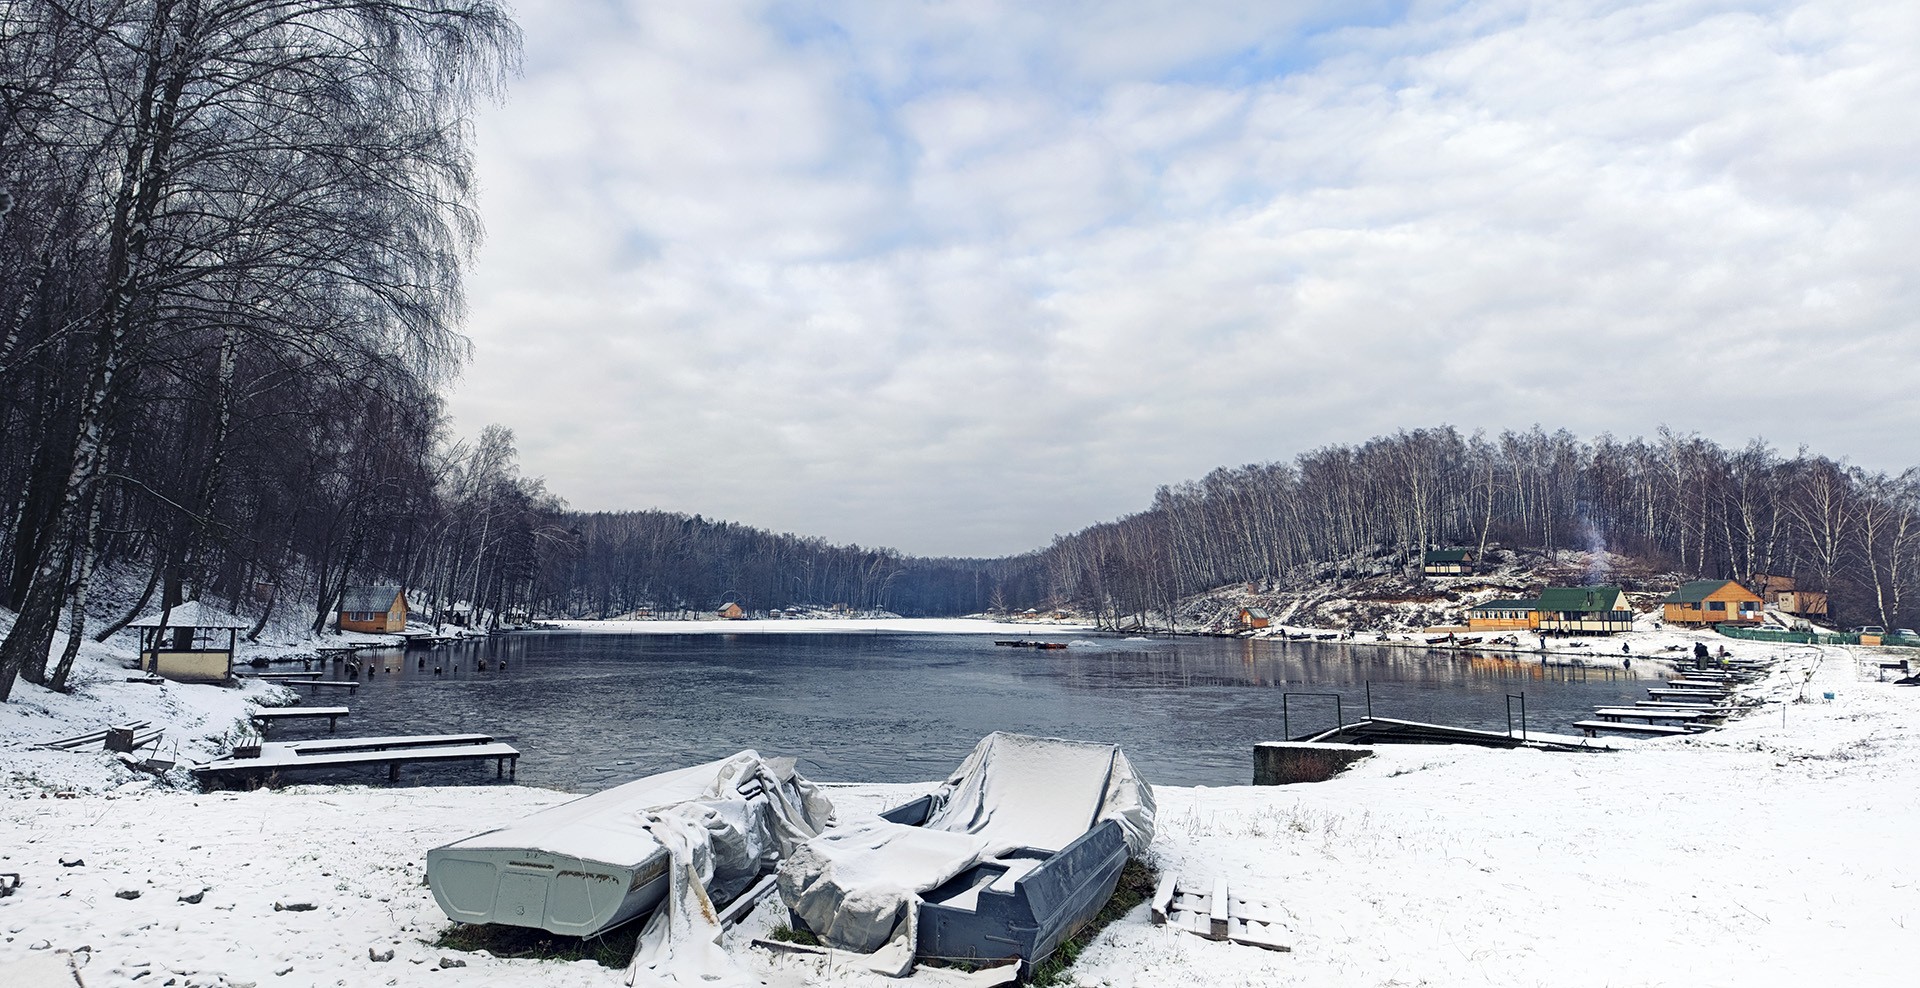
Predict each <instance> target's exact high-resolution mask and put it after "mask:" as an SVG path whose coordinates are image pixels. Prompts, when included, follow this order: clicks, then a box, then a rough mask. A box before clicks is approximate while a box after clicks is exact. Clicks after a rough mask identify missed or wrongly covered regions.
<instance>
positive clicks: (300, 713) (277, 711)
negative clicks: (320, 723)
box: [247, 707, 347, 720]
mask: <svg viewBox="0 0 1920 988" xmlns="http://www.w3.org/2000/svg"><path fill="white" fill-rule="evenodd" d="M346 715H347V708H346V707H261V708H260V709H259V710H255V711H254V712H253V713H250V714H248V715H247V716H248V717H250V718H252V719H254V720H290V719H295V718H299V717H345V716H346Z"/></svg>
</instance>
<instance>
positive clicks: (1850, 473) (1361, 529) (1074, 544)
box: [1034, 426, 1920, 627]
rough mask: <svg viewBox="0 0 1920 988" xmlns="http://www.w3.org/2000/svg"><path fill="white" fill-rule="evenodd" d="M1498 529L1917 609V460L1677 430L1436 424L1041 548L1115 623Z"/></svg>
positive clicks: (1412, 555)
mask: <svg viewBox="0 0 1920 988" xmlns="http://www.w3.org/2000/svg"><path fill="white" fill-rule="evenodd" d="M1494 542H1498V543H1503V544H1505V545H1508V546H1518V547H1532V548H1539V549H1585V550H1600V549H1605V550H1609V551H1612V552H1617V553H1623V554H1626V555H1629V556H1634V557H1637V558H1640V559H1643V560H1646V561H1648V562H1650V563H1653V564H1656V565H1659V566H1662V567H1665V568H1668V569H1671V570H1673V571H1676V572H1679V573H1683V574H1691V575H1697V576H1700V577H1714V578H1726V579H1747V578H1750V577H1752V576H1754V575H1755V574H1762V573H1767V574H1774V575H1782V576H1792V577H1795V578H1796V579H1797V580H1798V582H1799V586H1800V588H1801V589H1805V590H1818V591H1824V592H1826V593H1827V594H1828V595H1829V599H1830V602H1831V606H1832V608H1833V616H1834V617H1835V618H1836V619H1838V620H1843V621H1847V622H1850V623H1874V624H1882V625H1886V626H1889V627H1891V626H1895V625H1906V626H1912V625H1913V624H1914V621H1915V617H1916V614H1917V613H1920V470H1916V469H1908V470H1906V471H1904V472H1902V473H1899V474H1897V475H1896V474H1888V473H1885V472H1878V471H1869V470H1865V469H1861V468H1859V467H1853V466H1848V465H1847V464H1845V463H1842V462H1836V461H1834V460H1832V459H1829V458H1827V457H1824V456H1817V455H1814V454H1811V453H1808V452H1807V451H1805V450H1802V451H1800V452H1798V453H1796V454H1795V455H1792V456H1784V455H1782V454H1780V453H1779V452H1778V451H1776V450H1774V449H1773V448H1772V447H1771V446H1769V445H1767V444H1766V443H1765V442H1764V441H1761V440H1757V439H1756V440H1754V441H1752V442H1750V443H1748V444H1747V445H1745V446H1743V447H1740V448H1738V449H1729V448H1726V447H1722V446H1719V445H1717V444H1716V443H1714V442H1712V441H1710V440H1707V439H1703V438H1701V437H1699V436H1695V435H1683V434H1678V433H1675V432H1672V431H1669V430H1666V429H1662V430H1661V432H1660V433H1659V434H1658V435H1657V436H1656V437H1654V438H1653V439H1651V440H1649V439H1641V438H1634V439H1629V440H1620V439H1616V438H1614V437H1612V436H1601V437H1599V438H1597V439H1594V440H1591V441H1583V440H1581V439H1578V438H1576V437H1575V436H1573V435H1572V434H1571V433H1569V432H1567V431H1565V430H1560V431H1557V432H1553V433H1548V432H1545V431H1543V430H1542V429H1540V428H1539V427H1538V426H1536V427H1534V428H1533V429H1532V430H1530V431H1527V432H1505V433H1502V434H1501V435H1500V436H1498V437H1494V438H1489V437H1487V436H1484V435H1480V434H1474V435H1472V436H1463V435H1461V434H1460V433H1459V431H1458V430H1456V429H1454V428H1452V427H1451V426H1441V427H1439V428H1432V429H1417V430H1414V431H1411V432H1407V431H1402V432H1398V433H1396V434H1394V435H1391V436H1381V437H1377V438H1374V439H1371V440H1369V441H1367V442H1365V443H1362V444H1359V445H1353V446H1346V445H1335V446H1326V447H1322V448H1320V449H1316V450H1312V451H1310V452H1307V453H1303V454H1301V455H1300V456H1299V457H1297V458H1295V459H1294V460H1293V461H1292V462H1290V463H1264V464H1253V465H1248V466H1243V467H1233V468H1221V469H1219V470H1215V471H1213V472H1212V473H1210V474H1208V475H1207V476H1206V477H1205V478H1204V479H1202V480H1199V481H1197V482H1189V483H1183V484H1179V485H1175V486H1171V487H1163V488H1161V489H1160V490H1159V491H1158V492H1157V493H1156V494H1155V496H1154V500H1153V504H1152V506H1151V507H1149V508H1148V509H1147V510H1145V511H1142V512H1140V513H1139V514H1135V515H1131V516H1128V517H1125V518H1121V519H1119V520H1117V521H1114V522H1109V523H1106V524H1101V525H1095V526H1092V527H1090V528H1087V529H1085V530H1084V531H1081V532H1078V533H1076V534H1074V535H1070V536H1066V537H1064V538H1059V539H1056V540H1055V541H1054V543H1053V545H1051V546H1050V547H1048V548H1047V549H1046V550H1045V551H1044V552H1042V553H1040V554H1039V557H1038V558H1037V559H1036V560H1035V561H1034V565H1036V566H1040V567H1043V568H1044V570H1045V573H1046V579H1045V583H1046V586H1047V587H1048V590H1049V593H1050V594H1052V595H1053V597H1054V599H1056V600H1058V601H1060V602H1064V603H1070V604H1072V605H1073V606H1075V607H1077V608H1078V609H1080V610H1082V611H1083V612H1084V613H1088V614H1092V615H1098V616H1100V617H1102V618H1103V619H1105V620H1110V621H1111V620H1118V619H1120V618H1122V617H1123V616H1127V615H1134V616H1140V615H1145V614H1148V613H1154V612H1157V613H1159V614H1171V613H1174V608H1175V602H1176V601H1177V600H1178V599H1179V598H1181V597H1182V596H1184V595H1187V594H1192V593H1195V592H1199V591H1203V590H1209V589H1213V588H1216V587H1220V586H1222V585H1225V584H1229V583H1236V582H1243V581H1244V582H1259V581H1275V580H1285V579H1287V578H1288V577H1289V576H1290V575H1291V574H1297V573H1299V572H1301V571H1302V570H1303V569H1307V570H1314V571H1319V574H1320V575H1328V573H1327V571H1328V570H1330V569H1337V567H1338V566H1339V565H1340V563H1341V561H1342V560H1347V559H1351V558H1354V557H1356V556H1363V555H1369V554H1376V553H1379V552H1382V551H1384V552H1386V553H1387V554H1388V555H1390V556H1392V557H1393V558H1395V559H1397V560H1398V561H1399V562H1402V563H1405V564H1407V565H1409V566H1411V565H1412V564H1413V563H1416V562H1417V561H1418V558H1419V554H1420V553H1421V552H1422V551H1423V550H1426V549H1436V548H1443V547H1465V548H1477V549H1480V550H1481V551H1482V553H1483V554H1484V550H1485V548H1486V546H1487V545H1488V544H1489V543H1494Z"/></svg>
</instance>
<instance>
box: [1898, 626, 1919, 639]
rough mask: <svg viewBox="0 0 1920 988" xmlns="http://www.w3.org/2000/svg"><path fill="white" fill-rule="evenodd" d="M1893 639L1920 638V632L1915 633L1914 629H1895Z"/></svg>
mask: <svg viewBox="0 0 1920 988" xmlns="http://www.w3.org/2000/svg"><path fill="white" fill-rule="evenodd" d="M1893 637H1895V638H1920V631H1915V630H1913V629H1912V628H1895V629H1893Z"/></svg>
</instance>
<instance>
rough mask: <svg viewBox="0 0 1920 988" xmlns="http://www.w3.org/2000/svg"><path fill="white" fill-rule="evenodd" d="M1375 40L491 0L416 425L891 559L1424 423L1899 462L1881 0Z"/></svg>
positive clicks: (1898, 250)
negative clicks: (479, 219) (483, 435)
mask: <svg viewBox="0 0 1920 988" xmlns="http://www.w3.org/2000/svg"><path fill="white" fill-rule="evenodd" d="M1248 6H1256V7H1258V6H1268V7H1273V8H1275V9H1274V10H1272V11H1268V12H1264V13H1261V14H1259V15H1257V16H1256V15H1253V14H1249V13H1247V12H1246V11H1245V10H1244V9H1243V8H1246V7H1248ZM1385 13H1388V12H1385V11H1383V10H1378V9H1372V8H1363V7H1360V6H1356V5H1351V4H1297V5H1245V4H1219V5H1213V6H1208V5H1200V6H1193V5H1183V6H1180V7H1178V8H1174V7H1171V6H1169V7H1167V8H1165V9H1161V8H1159V7H1156V6H1152V5H1148V6H1147V7H1144V8H1136V7H1134V6H1130V5H1120V4H1088V5H1084V6H1080V7H1071V8H1069V7H1058V6H1054V5H1046V6H1040V5H1030V4H1006V5H1000V6H992V5H980V4H915V5H902V4H882V5H865V4H859V5H834V4H828V5H824V6H805V5H794V4H772V5H766V4H751V3H735V4H723V3H700V4H685V5H672V4H655V3H646V4H640V3H633V4H627V5H605V6H594V5H585V4H575V3H548V4H544V5H532V6H530V7H528V8H526V9H525V10H524V14H525V17H524V24H525V27H526V28H527V35H528V45H529V53H528V56H529V57H528V65H529V74H528V77H527V78H526V79H525V80H523V81H522V83H521V84H520V85H519V87H518V88H517V89H516V91H515V93H514V95H513V97H512V99H511V101H510V102H509V103H508V104H507V105H506V106H504V107H502V108H501V109H500V110H499V111H498V112H496V113H494V114H492V115H490V116H489V117H488V118H487V119H486V120H485V121H484V122H483V127H482V130H481V139H482V172H483V178H484V180H485V182H486V193H485V197H484V200H483V204H482V205H483V209H484V212H485V215H486V219H487V222H488V226H489V234H490V241H489V244H488V246H487V247H486V249H485V251H484V254H483V256H482V260H481V264H480V266H479V270H478V271H477V272H476V274H475V277H474V280H473V294H474V302H475V304H474V318H473V320H472V325H471V331H472V333H473V335H474V336H475V339H476V343H477V344H478V354H479V355H478V357H477V359H476V360H475V362H474V365H473V367H472V368H471V370H470V373H469V375H468V377H467V379H466V381H465V383H464V384H463V386H462V388H461V391H460V392H459V394H458V396H457V398H456V401H455V403H454V409H455V411H456V413H457V414H458V416H459V420H460V423H461V425H462V426H463V427H464V428H467V429H477V428H478V426H479V425H480V424H482V423H484V422H488V421H499V422H502V423H504V424H507V425H509V426H511V427H513V428H515V429H516V430H517V431H518V432H519V433H520V435H521V439H522V457H523V460H524V461H525V466H526V468H527V469H528V471H529V472H532V473H537V474H544V475H545V476H547V477H548V478H549V481H550V485H551V486H552V487H553V488H554V489H555V490H557V491H559V492H560V493H562V494H563V495H565V496H567V497H569V498H570V499H571V500H572V501H573V502H574V503H575V504H577V505H580V506H583V507H592V508H614V507H651V506H659V507H666V508H672V509H677V510H685V511H690V512H691V511H698V512H702V513H705V514H707V515H710V516H721V517H729V518H735V519H738V520H741V521H744V522H748V523H753V524H761V525H768V526H772V527H777V528H785V529H791V530H795V531H800V532H804V533H808V534H819V535H823V536H826V537H829V538H833V539H836V540H848V541H859V542H862V543H868V544H891V545H896V546H898V547H900V548H902V549H906V550H909V551H917V552H929V553H931V552H972V553H999V552H1007V551H1018V550H1021V549H1025V548H1030V547H1033V546H1036V545H1039V544H1043V543H1044V542H1045V541H1046V539H1047V538H1048V537H1049V536H1050V535H1051V534H1052V533H1054V532H1057V531H1065V530H1070V529H1074V528H1078V527H1080V526H1082V525H1084V524H1087V523H1089V522H1092V521H1097V520H1101V519H1105V518H1110V517H1113V516H1115V515H1118V514H1121V513H1123V512H1126V511H1130V510H1136V509H1138V508H1140V507H1143V506H1144V505H1145V504H1146V502H1147V500H1148V498H1149V496H1150V494H1151V491H1152V489H1153V487H1155V486H1157V485H1158V484H1161V483H1167V482H1173V481H1177V480H1181V479H1184V478H1187V477H1192V476H1197V475H1199V474H1202V473H1204V472H1205V471H1207V470H1208V469H1210V468H1211V467H1213V466H1216V465H1220V464H1237V463H1244V462H1252V461H1259V460H1267V459H1275V458H1285V457H1288V456H1291V455H1292V454H1293V453H1295V452H1297V451H1299V450H1301V449H1304V448H1310V447H1313V446H1317V445H1320V444H1322V443H1325V442H1330V441H1352V440H1359V439H1364V438H1365V437H1367V436H1369V435H1371V434H1374V433H1377V432H1383V431H1392V430H1394V429H1398V428H1402V427H1413V426H1418V425H1424V424H1431V423H1435V422H1440V421H1451V422H1454V423H1456V424H1459V425H1461V426H1463V427H1466V428H1473V427H1480V426H1484V427H1489V428H1493V429H1499V428H1504V427H1516V428H1523V427H1525V426H1527V425H1530V424H1532V423H1533V422H1536V421H1538V422H1542V423H1545V424H1547V425H1548V426H1549V427H1556V426H1560V425H1565V426H1567V427H1568V428H1571V429H1574V430H1576V431H1580V432H1588V433H1592V432H1598V431H1601V430H1611V431H1613V432H1615V433H1619V434H1628V433H1648V432H1651V431H1652V430H1654V429H1655V428H1657V427H1658V426H1659V425H1660V424H1662V423H1667V424H1672V425H1675V426H1677V427H1680V428H1683V429H1698V430H1700V431H1702V432H1703V433H1706V434H1708V435H1712V436H1715V437H1717V438H1720V439H1722V440H1724V441H1728V442H1737V441H1740V440H1743V439H1745V438H1746V437H1748V436H1751V435H1755V434H1765V435H1767V436H1768V437H1769V438H1771V439H1773V440H1774V441H1775V443H1776V444H1777V445H1780V446H1782V447H1786V448H1792V447H1794V446H1796V445H1798V444H1800V443H1802V442H1806V443H1810V444H1812V445H1813V446H1815V447H1816V448H1817V449H1819V450H1821V451H1823V452H1829V453H1832V454H1834V455H1850V456H1852V457H1853V458H1855V459H1856V460H1858V461H1861V462H1864V463H1868V464H1870V465H1876V466H1894V465H1905V464H1906V463H1908V462H1910V461H1911V459H1912V454H1911V450H1912V445H1911V441H1910V439H1909V433H1910V430H1911V422H1912V421H1914V420H1915V412H1916V411H1917V410H1920V409H1917V408H1916V402H1917V401H1920V399H1916V398H1915V397H1914V390H1913V389H1912V388H1911V387H1910V386H1908V385H1907V384H1906V383H1905V382H1904V380H1903V374H1904V370H1905V368H1910V367H1912V366H1913V365H1914V363H1915V358H1916V357H1920V334H1916V333H1915V332H1913V326H1912V322H1913V315H1912V314H1913V313H1914V312H1916V311H1920V308H1917V307H1916V304H1915V303H1916V302H1917V301H1920V299H1916V297H1915V296H1916V290H1915V289H1916V281H1915V279H1916V275H1915V273H1914V272H1915V270H1916V265H1915V263H1914V262H1915V260H1916V257H1915V254H1916V250H1915V247H1916V231H1920V196H1917V195H1916V192H1915V191H1914V190H1915V188H1916V183H1915V182H1914V171H1915V168H1916V166H1915V164H1914V163H1915V162H1916V161H1920V153H1917V152H1920V146H1916V145H1920V126H1916V124H1920V119H1916V118H1917V117H1920V109H1917V108H1920V63H1916V62H1915V61H1914V60H1913V59H1912V58H1911V57H1910V55H1911V52H1912V51H1914V50H1920V9H1915V8H1913V6H1912V5H1911V4H1907V3H1900V2H1868V0H1860V2H1836V0H1829V2H1818V3H1815V2H1808V3H1787V2H1781V3H1761V2H1754V3H1738V2H1732V0H1722V2H1705V0H1700V2H1683V0H1672V2H1625V0H1617V2H1598V0H1595V2H1584V3H1582V2H1572V0H1566V2H1559V3H1538V2H1534V3H1520V2H1517V0H1515V2H1505V3H1477V4H1476V3H1469V4H1451V3H1449V4H1428V3H1416V4H1414V5H1412V7H1411V8H1410V9H1409V10H1407V11H1404V12H1401V16H1398V17H1394V18H1388V17H1387V16H1385ZM1341 18H1345V20H1344V22H1343V21H1342V20H1341Z"/></svg>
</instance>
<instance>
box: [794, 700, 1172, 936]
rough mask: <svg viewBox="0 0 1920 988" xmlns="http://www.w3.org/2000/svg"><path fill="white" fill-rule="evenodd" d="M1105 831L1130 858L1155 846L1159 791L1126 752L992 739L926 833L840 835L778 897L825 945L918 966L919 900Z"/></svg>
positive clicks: (876, 825) (803, 851)
mask: <svg viewBox="0 0 1920 988" xmlns="http://www.w3.org/2000/svg"><path fill="white" fill-rule="evenodd" d="M1106 820H1114V821H1116V822H1118V823H1119V825H1120V828H1121V830H1122V832H1123V833H1124V834H1125V836H1126V841H1127V849H1128V851H1129V852H1131V853H1134V854H1138V853H1140V852H1142V851H1144V850H1145V849H1146V847H1147V845H1148V844H1149V843H1151V842H1152V841H1153V792H1152V790H1151V789H1150V788H1149V787H1148V786H1147V784H1146V783H1145V782H1143V781H1141V779H1140V777H1139V774H1138V773H1136V772H1135V771H1134V769H1133V765H1132V763H1130V762H1128V761H1127V757H1126V755H1124V754H1122V753H1121V751H1120V748H1119V746H1118V745H1112V744H1097V743H1093V742H1087V741H1067V740H1062V739H1059V738H1038V737H1030V736H1027V735H1022V734H1008V733H1005V732H996V733H993V734H990V735H988V736H987V737H985V738H983V739H982V740H981V741H980V743H979V744H977V745H975V746H974V749H973V751H972V753H971V754H969V755H968V756H967V758H966V760H965V761H963V762H961V764H960V767H959V769H958V770H956V771H955V772H954V774H953V775H952V776H951V777H950V778H948V779H947V781H946V782H945V783H944V784H942V785H941V787H940V788H939V789H938V790H936V791H935V793H934V806H933V809H932V812H931V814H930V815H929V817H928V819H927V822H926V824H925V825H924V826H918V827H914V826H907V825H904V824H897V823H890V822H888V821H886V820H882V819H879V818H877V817H874V818H867V819H862V820H856V821H848V822H846V823H845V824H843V825H839V826H835V827H833V828H831V829H829V830H828V831H827V832H826V833H824V834H822V835H821V836H819V837H817V838H815V839H813V840H810V841H808V842H806V843H805V844H802V845H801V846H800V847H798V848H796V849H794V850H793V852H792V853H790V854H789V855H787V857H786V858H785V860H784V861H782V863H781V865H780V896H781V898H782V899H783V900H784V901H785V902H786V904H787V908H789V909H791V910H792V911H793V913H794V915H795V916H798V917H799V918H800V921H801V922H803V923H805V924H806V925H807V927H808V928H809V929H811V930H812V931H814V932H815V933H816V934H818V935H819V936H820V938H821V939H822V940H824V941H825V942H827V943H828V944H830V945H832V946H835V947H839V948H841V949H844V950H854V951H860V952H862V953H867V952H872V951H876V950H880V949H881V948H882V947H884V946H886V945H887V944H888V943H889V942H890V941H896V943H895V946H896V948H897V946H898V943H897V941H899V940H901V939H905V940H906V944H907V951H906V956H907V959H908V961H909V963H910V961H911V957H912V949H911V948H912V939H911V937H912V922H913V917H914V916H915V914H916V907H917V904H918V902H919V896H920V893H923V892H926V891H927V890H929V889H932V888H934V887H936V886H938V885H940V884H941V883H942V882H945V881H946V880H947V879H949V878H952V877H953V876H955V875H957V874H959V873H961V872H962V871H965V870H966V869H968V868H970V867H972V866H973V865H975V864H977V863H979V862H981V861H985V860H990V859H992V858H994V857H995V856H996V855H1000V854H1003V853H1005V852H1007V851H1010V850H1012V849H1014V848H1019V847H1032V848H1039V849H1041V850H1045V851H1058V850H1060V849H1061V848H1064V847H1065V846H1067V845H1068V844H1070V843H1072V842H1073V840H1074V839H1076V838H1078V837H1079V836H1080V835H1082V834H1084V833H1086V832H1087V831H1088V830H1090V829H1092V828H1093V827H1094V826H1096V825H1098V824H1100V823H1101V822H1103V821H1106ZM890 953H891V952H890Z"/></svg>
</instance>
